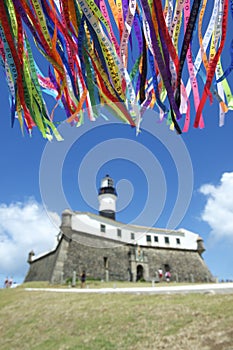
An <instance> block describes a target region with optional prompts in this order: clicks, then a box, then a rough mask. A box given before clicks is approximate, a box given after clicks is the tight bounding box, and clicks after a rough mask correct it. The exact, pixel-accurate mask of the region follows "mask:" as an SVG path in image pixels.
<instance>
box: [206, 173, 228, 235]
mask: <svg viewBox="0 0 233 350" xmlns="http://www.w3.org/2000/svg"><path fill="white" fill-rule="evenodd" d="M200 192H201V193H202V194H204V195H205V196H206V197H207V202H206V205H205V208H204V210H203V212H202V214H201V218H202V220H204V221H206V222H207V223H208V224H209V226H210V227H211V234H212V237H215V238H216V239H221V238H227V239H231V240H233V173H224V174H223V175H222V177H221V180H220V184H219V185H216V186H214V185H211V184H206V185H203V186H201V188H200Z"/></svg>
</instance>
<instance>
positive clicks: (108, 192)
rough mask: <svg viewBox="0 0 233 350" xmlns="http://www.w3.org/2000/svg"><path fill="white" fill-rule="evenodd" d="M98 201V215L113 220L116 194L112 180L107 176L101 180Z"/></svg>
mask: <svg viewBox="0 0 233 350" xmlns="http://www.w3.org/2000/svg"><path fill="white" fill-rule="evenodd" d="M98 200H99V215H101V216H105V217H106V218H109V219H113V220H115V214H116V200H117V193H116V190H115V187H114V182H113V179H112V178H111V177H110V176H109V175H106V176H105V177H104V178H103V179H102V180H101V186H100V189H99V194H98Z"/></svg>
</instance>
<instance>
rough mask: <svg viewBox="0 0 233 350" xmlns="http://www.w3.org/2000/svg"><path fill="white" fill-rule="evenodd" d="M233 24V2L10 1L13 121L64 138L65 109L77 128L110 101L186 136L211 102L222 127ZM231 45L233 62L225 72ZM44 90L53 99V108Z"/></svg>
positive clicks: (128, 114) (2, 61)
mask: <svg viewBox="0 0 233 350" xmlns="http://www.w3.org/2000/svg"><path fill="white" fill-rule="evenodd" d="M232 18H233V0H230V1H228V0H214V1H213V2H207V0H203V1H201V0H164V1H152V0H109V1H106V0H69V1H66V0H59V1H58V0H2V1H0V65H1V67H2V68H3V69H4V71H5V76H6V82H7V84H8V87H9V93H10V101H11V102H10V103H11V105H10V109H11V123H12V125H14V124H15V120H18V121H19V124H20V127H21V129H22V130H23V129H24V127H25V128H26V130H27V131H28V132H29V133H30V134H31V131H32V128H33V127H36V126H37V127H38V129H39V130H40V132H41V133H42V136H43V137H44V138H47V139H49V140H51V138H52V136H53V135H55V137H56V138H57V139H59V140H60V139H62V138H61V136H60V135H59V134H58V132H57V131H56V127H55V125H56V123H57V122H61V121H62V119H65V118H60V119H59V118H58V117H57V116H55V117H54V115H56V114H55V113H54V112H55V109H56V108H57V106H60V107H62V108H63V109H64V115H66V120H67V122H69V123H71V124H72V125H73V124H77V126H79V125H81V124H82V123H83V121H84V119H83V116H84V113H83V112H84V110H86V111H87V115H88V117H89V119H90V120H93V121H94V120H96V118H97V117H98V116H99V112H98V108H97V106H98V105H99V104H101V105H104V104H107V105H108V107H109V108H110V109H111V110H112V113H113V114H114V115H115V116H116V117H118V118H120V119H121V120H122V122H124V123H128V124H130V125H131V126H136V128H137V131H138V129H139V128H140V123H141V118H142V115H143V113H144V112H145V110H146V109H148V108H153V109H155V110H157V111H158V113H159V116H160V120H161V121H162V120H164V119H167V123H168V124H169V127H170V128H171V129H176V131H177V133H181V130H182V131H183V132H186V131H188V129H189V125H190V124H191V123H193V124H194V126H195V127H200V128H203V127H204V119H205V118H206V117H209V116H205V112H204V105H205V103H206V101H207V98H208V97H209V99H210V102H211V103H212V101H213V98H214V101H215V103H218V104H219V124H220V125H223V123H224V117H225V114H226V113H227V112H228V111H230V110H232V109H233V96H232V93H231V88H232V87H231V86H230V81H227V79H229V77H230V76H231V74H230V73H231V72H232V70H233V40H232V33H230V32H229V33H227V28H228V22H229V21H230V20H231V21H232ZM205 28H206V29H205ZM227 35H229V37H230V40H227ZM29 38H30V39H29ZM227 42H230V52H229V57H230V59H229V60H228V62H229V61H230V64H228V67H224V64H223V60H221V57H222V53H223V50H224V48H225V43H227ZM38 51H39V55H38ZM41 54H42V55H43V56H44V63H45V65H46V67H47V68H46V69H47V72H44V73H42V72H41V70H40V69H39V66H40V63H41V61H40V60H41V58H40V59H38V57H40V55H41ZM45 94H49V95H50V96H53V97H54V100H55V101H54V106H52V107H51V108H49V107H48V106H47V105H46V102H45V96H44V95H45ZM193 104H194V107H195V108H192V105H193ZM100 115H101V114H100ZM101 116H102V117H104V116H103V115H101ZM104 118H105V117H104Z"/></svg>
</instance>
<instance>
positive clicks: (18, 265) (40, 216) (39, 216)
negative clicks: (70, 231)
mask: <svg viewBox="0 0 233 350" xmlns="http://www.w3.org/2000/svg"><path fill="white" fill-rule="evenodd" d="M49 214H50V217H52V219H53V222H54V223H52V222H51V220H50V219H49V217H48V215H47V214H46V212H45V210H44V208H43V207H42V205H40V204H39V203H37V202H36V201H35V200H34V199H30V200H28V201H27V202H25V203H21V202H17V203H11V204H10V205H6V204H0V274H1V276H0V277H1V279H2V278H5V277H6V276H13V277H14V276H18V278H20V277H21V278H23V277H25V274H26V272H27V269H28V267H29V265H28V264H27V258H28V253H29V251H31V250H32V249H33V251H34V252H35V254H36V255H38V254H40V253H43V252H45V251H48V250H51V249H53V248H54V245H55V243H56V235H57V234H58V233H59V229H58V227H59V223H60V218H59V216H58V215H57V214H56V213H49Z"/></svg>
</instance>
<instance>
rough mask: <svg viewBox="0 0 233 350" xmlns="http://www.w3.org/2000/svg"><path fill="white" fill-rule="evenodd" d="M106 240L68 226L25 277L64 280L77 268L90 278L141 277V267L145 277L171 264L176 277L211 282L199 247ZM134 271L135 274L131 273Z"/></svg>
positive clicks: (32, 279)
mask: <svg viewBox="0 0 233 350" xmlns="http://www.w3.org/2000/svg"><path fill="white" fill-rule="evenodd" d="M136 249H137V248H136V246H134V245H130V244H124V243H119V241H114V240H106V239H105V238H102V237H97V236H92V235H88V234H84V233H81V232H77V231H72V230H71V229H68V228H67V229H66V234H65V235H63V236H62V239H61V240H60V242H59V244H58V246H57V248H56V250H55V251H54V252H51V253H49V254H47V255H45V256H44V257H41V258H39V259H36V260H35V261H33V262H31V264H30V270H29V272H28V274H27V276H26V278H25V281H26V282H27V281H50V282H52V283H61V281H66V279H67V278H71V277H72V275H73V271H76V274H77V276H80V274H81V273H82V271H83V270H85V271H86V274H87V276H88V277H90V278H94V279H103V280H108V279H109V280H123V281H126V280H129V279H130V277H131V278H132V279H133V280H134V281H135V280H136V278H137V268H138V266H139V265H140V267H141V268H142V269H143V279H145V280H153V279H155V278H156V274H157V271H158V269H159V268H160V267H162V269H163V270H164V271H165V269H166V268H169V270H170V271H171V274H172V280H175V281H179V282H183V281H189V282H208V281H212V280H213V277H212V275H211V273H210V271H209V270H208V267H207V266H206V264H205V262H204V260H203V259H202V257H201V256H200V255H199V253H198V252H197V251H191V250H178V249H177V250H176V249H168V248H167V249H164V248H152V247H140V249H141V256H140V259H139V258H138V256H137V252H136ZM130 272H131V274H130Z"/></svg>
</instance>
